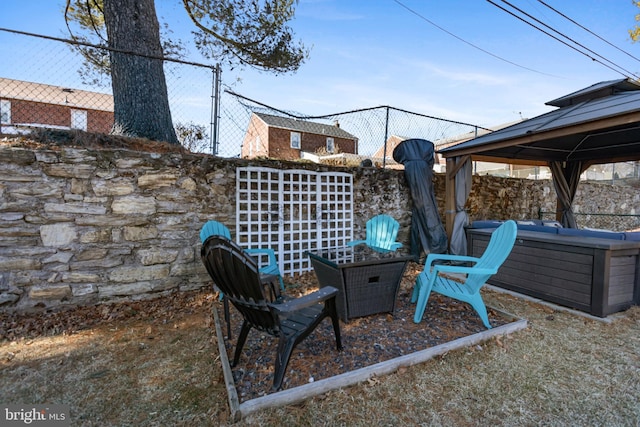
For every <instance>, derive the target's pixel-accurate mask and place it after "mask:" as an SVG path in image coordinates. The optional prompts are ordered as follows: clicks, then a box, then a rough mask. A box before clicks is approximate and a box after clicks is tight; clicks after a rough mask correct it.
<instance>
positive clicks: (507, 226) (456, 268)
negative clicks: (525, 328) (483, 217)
mask: <svg viewBox="0 0 640 427" xmlns="http://www.w3.org/2000/svg"><path fill="white" fill-rule="evenodd" d="M517 233H518V229H517V226H516V223H515V221H512V220H509V221H506V222H504V223H503V224H502V225H501V226H500V227H498V228H496V229H495V230H494V232H493V233H492V234H491V239H490V240H489V245H488V246H487V249H485V251H484V253H483V254H482V256H481V257H480V258H476V257H471V256H463V255H447V254H433V253H432V254H429V255H427V260H426V262H425V265H424V270H423V271H422V272H421V273H420V274H419V275H418V278H417V279H416V285H415V287H414V288H413V294H412V295H411V302H413V303H415V302H416V301H417V304H416V313H415V316H414V318H413V321H414V322H415V323H420V321H421V320H422V316H423V315H424V310H425V308H426V306H427V300H428V299H429V295H430V294H431V292H432V291H435V292H438V293H440V294H442V295H446V296H448V297H450V298H454V299H457V300H459V301H463V302H466V303H468V304H470V305H471V307H473V309H474V310H475V311H476V312H477V313H478V315H479V316H480V318H481V319H482V323H483V324H484V326H486V327H487V328H488V329H490V328H491V324H490V323H489V316H488V315H487V307H486V306H485V304H484V301H483V300H482V296H481V295H480V288H482V286H483V285H484V284H485V283H486V282H487V280H488V279H489V278H490V277H491V276H492V275H494V274H496V273H497V272H498V268H500V266H501V265H502V263H503V262H504V261H505V260H506V259H507V257H508V256H509V254H510V253H511V249H513V245H514V243H515V240H516V234H517ZM435 261H453V262H464V263H472V264H473V265H472V266H470V267H466V266H462V265H442V264H436V265H434V262H435ZM448 274H461V275H462V276H461V277H462V279H461V281H463V282H464V283H460V282H458V281H456V280H453V279H452V278H451V277H450V276H449V277H448V276H447V275H448ZM465 275H466V279H465Z"/></svg>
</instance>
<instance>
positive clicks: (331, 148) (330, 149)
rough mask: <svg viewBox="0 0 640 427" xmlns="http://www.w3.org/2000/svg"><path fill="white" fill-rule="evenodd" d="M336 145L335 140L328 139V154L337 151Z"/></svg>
mask: <svg viewBox="0 0 640 427" xmlns="http://www.w3.org/2000/svg"><path fill="white" fill-rule="evenodd" d="M335 149H336V147H335V143H334V142H333V138H327V153H333V152H334V151H335Z"/></svg>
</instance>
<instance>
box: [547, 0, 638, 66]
mask: <svg viewBox="0 0 640 427" xmlns="http://www.w3.org/2000/svg"><path fill="white" fill-rule="evenodd" d="M538 2H540V3H542V4H543V5H545V6H546V7H548V8H549V9H551V10H552V11H554V12H555V13H557V14H558V15H560V16H562V17H563V18H565V19H567V20H568V21H570V22H572V23H573V24H575V25H577V26H578V27H580V28H582V29H583V30H585V31H586V32H588V33H589V34H591V35H593V36H595V37H597V38H598V39H600V40H602V41H603V42H605V43H606V44H608V45H609V46H611V47H613V48H614V49H617V50H619V51H620V52H622V53H624V54H625V55H627V56H629V57H631V58H633V59H635V60H636V61H638V62H640V59H638V58H636V57H635V56H633V55H632V54H630V53H629V52H627V51H625V50H623V49H620V48H619V47H618V46H616V45H614V44H613V43H611V42H609V41H608V40H606V39H604V38H602V37H600V36H599V35H597V34H596V33H594V32H593V31H591V30H590V29H588V28H586V27H584V26H583V25H580V24H579V23H578V22H576V21H575V20H573V19H571V18H569V17H568V16H567V15H565V14H564V13H562V12H560V11H559V10H557V9H554V8H553V7H551V6H549V5H548V4H547V3H545V2H543V1H542V0H538Z"/></svg>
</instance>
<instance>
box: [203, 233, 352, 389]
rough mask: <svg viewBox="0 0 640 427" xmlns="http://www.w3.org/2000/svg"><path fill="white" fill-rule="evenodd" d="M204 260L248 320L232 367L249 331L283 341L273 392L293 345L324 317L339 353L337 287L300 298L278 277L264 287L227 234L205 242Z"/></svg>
mask: <svg viewBox="0 0 640 427" xmlns="http://www.w3.org/2000/svg"><path fill="white" fill-rule="evenodd" d="M200 256H201V258H202V262H203V263H204V265H205V267H206V268H207V271H208V272H209V275H210V276H211V278H212V279H213V281H214V283H215V284H216V285H217V286H218V287H219V288H220V290H221V291H222V292H224V296H225V298H228V299H229V301H231V303H232V304H233V305H234V306H235V307H236V308H237V309H238V311H239V312H240V313H241V314H242V317H243V319H244V320H243V322H242V328H241V329H240V336H239V337H238V342H237V344H236V350H235V354H234V356H233V363H232V366H236V365H237V364H238V361H239V359H240V354H241V353H242V348H243V346H244V344H245V342H246V339H247V336H248V334H249V331H250V330H251V328H256V329H258V330H260V331H264V332H266V333H268V334H270V335H273V336H276V337H278V339H279V341H278V348H277V354H276V363H275V372H274V378H273V389H274V390H279V389H280V388H281V387H282V380H283V379H284V374H285V371H286V369H287V365H288V363H289V357H290V356H291V353H292V352H293V349H294V348H295V346H296V345H297V344H298V343H299V342H301V341H302V340H303V339H305V338H306V337H307V336H308V335H309V334H310V333H311V332H312V331H313V330H314V329H315V328H316V326H318V325H319V324H320V322H321V321H322V320H323V319H324V318H325V317H330V318H331V321H332V323H333V330H334V333H335V336H336V347H337V349H338V350H341V349H342V341H341V339H340V323H339V320H338V313H337V310H336V294H337V293H338V290H337V289H336V288H334V287H331V286H327V287H324V288H322V289H320V290H319V291H316V292H314V293H312V294H309V295H305V296H302V297H300V298H295V299H291V298H287V297H285V296H283V295H281V293H280V286H279V283H278V279H277V277H276V276H273V278H274V280H273V281H271V282H270V283H269V284H267V285H265V284H264V278H263V279H261V278H260V273H259V271H258V266H257V264H256V261H255V260H254V259H253V258H252V257H251V256H250V255H248V254H247V253H246V252H245V251H244V250H243V249H242V248H241V247H240V246H238V245H237V244H236V243H235V242H233V241H231V240H230V239H228V238H226V237H223V236H211V237H209V238H207V240H205V242H204V244H203V245H202V250H201V252H200Z"/></svg>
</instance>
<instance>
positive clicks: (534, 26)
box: [487, 0, 638, 79]
mask: <svg viewBox="0 0 640 427" xmlns="http://www.w3.org/2000/svg"><path fill="white" fill-rule="evenodd" d="M487 1H488V2H489V3H491V4H492V5H494V6H495V7H497V8H499V9H501V10H503V11H505V12H507V13H508V14H509V15H511V16H513V17H515V18H517V19H519V20H521V21H522V22H524V23H525V24H527V25H530V26H532V27H533V28H535V29H536V30H538V31H540V32H542V33H544V34H546V35H548V36H549V37H551V38H553V39H555V40H557V41H559V42H560V43H562V44H564V45H565V46H567V47H569V48H571V49H573V50H575V51H576V52H578V53H581V54H582V55H584V56H586V57H587V58H589V59H591V60H592V61H595V62H597V63H599V64H601V65H604V66H605V67H607V68H609V69H610V70H612V71H615V72H616V73H619V74H622V75H623V76H624V77H627V78H628V77H629V76H634V77H635V78H636V79H637V78H638V76H636V75H635V74H634V73H632V72H630V71H629V70H626V69H624V68H623V67H621V66H619V65H617V64H615V63H613V62H611V61H609V60H608V59H606V58H604V57H603V56H601V55H599V54H597V53H595V52H593V51H592V50H591V49H588V48H587V47H585V46H583V45H582V44H580V43H578V42H576V41H575V40H573V39H571V38H570V37H567V36H566V35H564V34H562V33H561V32H559V31H557V30H555V29H553V28H551V27H550V26H548V25H547V24H545V23H544V22H541V21H540V20H538V19H536V18H535V17H533V16H531V15H529V14H528V13H526V12H524V11H523V10H522V9H519V8H517V7H515V6H513V5H512V4H511V3H509V2H507V1H505V0H502V2H503V3H506V4H508V5H509V6H511V7H512V8H514V9H516V10H517V11H519V12H520V13H523V14H525V15H526V16H528V17H529V18H531V19H533V20H535V21H536V22H539V23H540V24H542V25H544V26H545V27H547V28H549V29H551V30H552V31H554V32H556V33H558V34H560V35H561V36H562V37H564V38H566V39H567V40H570V41H571V42H572V43H575V44H577V45H578V46H580V47H582V48H583V49H586V50H587V51H589V52H591V53H593V54H594V55H595V56H598V57H600V58H602V59H603V60H605V61H606V62H609V63H610V64H612V65H613V66H614V67H617V68H619V69H621V70H623V71H625V72H626V74H625V73H623V72H622V71H620V70H617V69H615V68H613V67H611V66H610V65H607V64H605V63H604V62H602V61H600V60H598V59H596V58H594V57H593V56H591V55H589V54H587V53H585V52H583V51H581V50H580V49H578V48H576V47H575V46H572V45H570V44H569V43H567V42H566V41H564V40H561V39H560V38H558V37H556V36H554V35H553V34H551V33H549V32H547V31H545V30H543V29H542V28H540V27H537V26H536V25H535V24H532V23H531V22H529V21H527V20H526V19H524V18H522V17H520V16H518V15H516V14H515V13H513V12H512V11H510V10H508V9H506V8H504V7H502V6H500V5H498V4H496V3H494V2H493V1H492V0H487Z"/></svg>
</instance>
